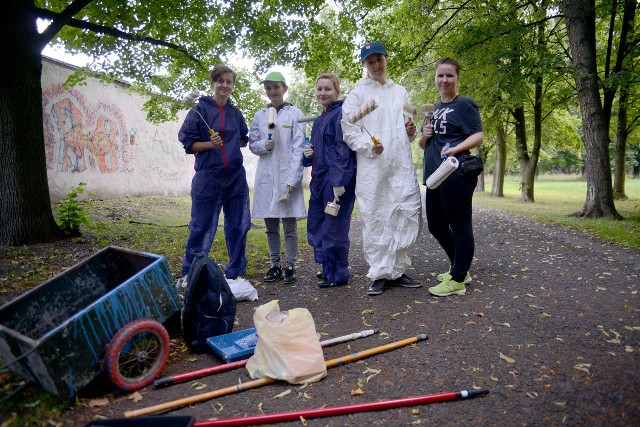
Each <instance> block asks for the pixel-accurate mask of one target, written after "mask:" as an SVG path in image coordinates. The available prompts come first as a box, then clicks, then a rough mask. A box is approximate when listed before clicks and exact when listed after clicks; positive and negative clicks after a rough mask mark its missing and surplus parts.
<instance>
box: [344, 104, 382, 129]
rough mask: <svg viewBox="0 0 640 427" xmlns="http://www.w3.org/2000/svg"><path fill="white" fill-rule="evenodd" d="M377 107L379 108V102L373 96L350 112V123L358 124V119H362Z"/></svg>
mask: <svg viewBox="0 0 640 427" xmlns="http://www.w3.org/2000/svg"><path fill="white" fill-rule="evenodd" d="M376 108H378V103H377V102H376V100H375V99H373V98H372V99H370V100H368V101H367V102H365V103H364V104H361V105H358V107H357V108H356V109H355V111H353V112H351V113H349V123H351V124H352V125H353V124H356V122H357V121H359V120H362V119H363V118H364V116H366V115H367V114H369V113H371V112H372V111H373V110H375V109H376Z"/></svg>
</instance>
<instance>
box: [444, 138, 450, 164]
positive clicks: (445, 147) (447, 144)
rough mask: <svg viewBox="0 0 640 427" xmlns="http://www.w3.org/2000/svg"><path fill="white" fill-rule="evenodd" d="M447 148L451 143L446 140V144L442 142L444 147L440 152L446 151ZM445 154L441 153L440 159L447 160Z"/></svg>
mask: <svg viewBox="0 0 640 427" xmlns="http://www.w3.org/2000/svg"><path fill="white" fill-rule="evenodd" d="M449 148H451V144H449V143H448V142H447V143H446V144H444V149H443V150H442V152H444V151H447V150H448V149H449ZM447 157H448V156H447V155H445V154H443V155H442V160H447Z"/></svg>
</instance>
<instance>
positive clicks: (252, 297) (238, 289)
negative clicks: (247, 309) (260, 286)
mask: <svg viewBox="0 0 640 427" xmlns="http://www.w3.org/2000/svg"><path fill="white" fill-rule="evenodd" d="M227 283H228V284H229V288H231V292H233V296H234V297H236V301H256V300H257V299H258V291H257V290H256V288H254V287H253V285H252V284H251V283H249V281H248V280H247V279H244V278H242V277H238V278H237V279H227Z"/></svg>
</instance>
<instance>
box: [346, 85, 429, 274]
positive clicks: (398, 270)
mask: <svg viewBox="0 0 640 427" xmlns="http://www.w3.org/2000/svg"><path fill="white" fill-rule="evenodd" d="M372 98H373V99H374V100H375V101H376V103H377V104H378V108H376V109H375V110H373V111H372V112H371V113H369V114H368V115H366V116H365V117H364V118H362V119H361V120H360V121H358V122H356V123H355V124H351V123H349V115H350V113H352V112H353V111H355V110H356V109H357V107H358V106H359V105H361V104H363V103H365V102H367V101H368V100H370V99H372ZM408 102H409V93H408V92H407V90H406V89H405V88H404V87H402V86H400V85H397V84H395V83H393V81H391V80H387V81H386V83H385V84H384V85H382V84H380V83H379V82H377V81H375V80H372V79H369V78H365V79H361V80H360V82H359V84H358V86H357V87H356V88H354V89H353V90H352V91H351V92H350V93H349V95H348V96H347V98H346V100H345V101H344V104H343V105H342V132H343V136H344V140H345V142H346V143H347V145H348V146H349V147H350V148H351V149H352V150H353V151H355V152H356V154H357V175H356V198H357V201H358V209H359V210H360V213H361V215H362V244H363V252H364V257H365V260H366V261H367V263H368V264H369V272H368V273H367V277H368V278H369V279H371V280H377V279H390V280H393V279H397V278H398V277H400V276H401V275H402V274H403V273H405V272H406V270H407V268H408V267H409V266H410V265H411V259H410V258H409V252H410V251H411V249H412V247H413V245H414V243H415V242H416V240H417V238H418V235H419V234H420V229H421V226H422V212H421V199H420V187H419V186H418V181H417V178H416V171H415V168H414V166H413V158H412V156H411V141H410V140H409V137H408V136H407V131H406V129H405V125H404V116H403V106H404V104H405V103H408ZM363 126H364V127H365V128H366V130H365V129H363ZM367 130H368V131H369V132H370V133H371V135H373V136H375V137H376V138H377V139H378V140H379V141H380V142H381V143H382V145H383V146H384V151H383V152H382V154H380V155H379V156H378V155H376V154H374V153H373V151H372V147H373V142H372V141H371V137H370V136H369V134H368V133H367Z"/></svg>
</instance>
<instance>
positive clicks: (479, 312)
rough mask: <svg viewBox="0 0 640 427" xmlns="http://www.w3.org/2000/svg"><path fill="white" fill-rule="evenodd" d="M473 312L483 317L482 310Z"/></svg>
mask: <svg viewBox="0 0 640 427" xmlns="http://www.w3.org/2000/svg"><path fill="white" fill-rule="evenodd" d="M473 314H475V315H476V316H477V317H484V313H483V312H481V311H476V312H475V313H473Z"/></svg>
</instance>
